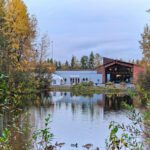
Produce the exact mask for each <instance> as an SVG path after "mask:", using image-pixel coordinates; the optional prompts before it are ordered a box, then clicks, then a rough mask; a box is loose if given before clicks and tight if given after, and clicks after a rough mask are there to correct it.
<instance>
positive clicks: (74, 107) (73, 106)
mask: <svg viewBox="0 0 150 150" xmlns="http://www.w3.org/2000/svg"><path fill="white" fill-rule="evenodd" d="M71 110H72V114H73V115H74V114H75V113H76V104H75V103H71Z"/></svg>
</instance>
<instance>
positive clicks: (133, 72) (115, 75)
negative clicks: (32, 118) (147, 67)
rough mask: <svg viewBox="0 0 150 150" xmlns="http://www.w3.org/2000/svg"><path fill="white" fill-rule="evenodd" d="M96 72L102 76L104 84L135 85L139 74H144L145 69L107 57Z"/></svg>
mask: <svg viewBox="0 0 150 150" xmlns="http://www.w3.org/2000/svg"><path fill="white" fill-rule="evenodd" d="M96 70H97V72H98V73H99V74H102V83H107V82H109V81H111V82H114V83H120V82H126V83H135V82H136V81H137V79H138V76H139V74H140V73H143V72H144V68H143V67H141V66H139V65H136V64H132V63H128V62H124V61H120V60H114V59H109V58H105V57H104V58H103V65H101V66H99V67H97V68H96Z"/></svg>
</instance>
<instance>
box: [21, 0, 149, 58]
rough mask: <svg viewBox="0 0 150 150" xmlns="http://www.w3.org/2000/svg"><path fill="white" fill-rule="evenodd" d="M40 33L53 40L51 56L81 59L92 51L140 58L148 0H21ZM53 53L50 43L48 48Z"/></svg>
mask: <svg viewBox="0 0 150 150" xmlns="http://www.w3.org/2000/svg"><path fill="white" fill-rule="evenodd" d="M24 2H25V4H26V5H27V7H28V11H29V13H30V14H32V15H35V16H36V18H37V20H38V30H39V35H42V34H45V33H47V34H48V36H49V39H50V40H51V41H53V43H54V44H53V57H54V59H56V60H60V61H65V60H70V59H71V57H72V56H73V55H75V56H76V57H77V58H78V59H80V57H81V56H83V55H89V54H90V53H91V51H93V52H94V53H99V54H100V55H101V56H103V57H109V58H114V59H120V58H121V59H123V60H125V61H128V60H132V59H140V58H142V50H141V49H140V44H139V41H140V39H141V33H142V32H143V30H144V26H145V25H146V24H148V23H150V14H148V13H147V12H146V10H148V9H150V0H124V1H121V0H38V1H36V0H24ZM48 57H49V58H51V57H52V46H51V47H50V48H49V50H48Z"/></svg>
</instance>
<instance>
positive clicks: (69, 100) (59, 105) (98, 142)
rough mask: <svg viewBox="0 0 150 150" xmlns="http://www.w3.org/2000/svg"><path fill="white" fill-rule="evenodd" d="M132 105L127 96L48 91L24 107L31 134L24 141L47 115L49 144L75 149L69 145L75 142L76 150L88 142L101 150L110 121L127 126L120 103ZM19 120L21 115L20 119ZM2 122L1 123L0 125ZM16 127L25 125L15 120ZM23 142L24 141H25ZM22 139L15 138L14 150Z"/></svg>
mask: <svg viewBox="0 0 150 150" xmlns="http://www.w3.org/2000/svg"><path fill="white" fill-rule="evenodd" d="M122 102H126V103H128V104H129V105H132V103H133V101H132V99H131V98H130V97H129V96H127V95H121V94H114V95H104V94H94V95H92V96H75V95H73V94H72V93H70V92H50V93H48V94H42V95H41V99H40V101H39V100H36V101H35V102H34V103H33V104H32V105H30V106H28V107H25V108H24V110H25V111H26V112H28V113H29V114H30V115H29V118H28V123H29V124H30V126H32V131H31V132H29V133H28V134H27V135H26V136H25V138H30V137H31V135H32V133H33V130H37V129H43V128H44V123H45V118H46V117H47V116H48V114H51V122H50V124H49V127H50V128H51V132H52V133H53V134H54V137H53V140H52V143H53V144H55V143H56V142H58V143H60V142H64V143H65V145H64V146H63V147H62V148H61V150H72V149H76V148H73V147H71V144H74V143H78V148H77V149H78V150H80V149H84V148H83V147H82V146H83V145H85V144H87V143H90V144H93V148H96V147H99V148H100V149H101V150H105V140H106V138H107V137H108V135H109V132H110V131H109V129H108V126H109V123H110V122H111V121H117V122H119V123H120V122H125V123H129V122H130V121H129V119H128V117H127V115H126V112H125V111H124V110H123V109H121V103H122ZM20 117H21V116H20ZM8 118H9V116H8V115H7V114H6V115H5V116H4V117H3V118H0V119H1V125H0V129H1V131H2V128H3V126H5V124H6V122H7V121H6V120H8ZM2 122H3V123H2ZM19 124H20V126H23V125H24V124H25V123H24V122H23V119H20V121H19ZM26 140H27V139H26ZM23 142H24V140H22V138H18V140H17V143H15V144H16V147H15V150H20V145H21V144H22V145H23Z"/></svg>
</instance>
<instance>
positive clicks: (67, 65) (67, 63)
mask: <svg viewBox="0 0 150 150" xmlns="http://www.w3.org/2000/svg"><path fill="white" fill-rule="evenodd" d="M65 67H66V68H68V69H69V62H68V61H67V60H66V62H65Z"/></svg>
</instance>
